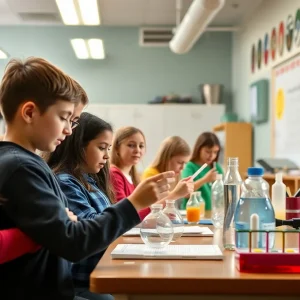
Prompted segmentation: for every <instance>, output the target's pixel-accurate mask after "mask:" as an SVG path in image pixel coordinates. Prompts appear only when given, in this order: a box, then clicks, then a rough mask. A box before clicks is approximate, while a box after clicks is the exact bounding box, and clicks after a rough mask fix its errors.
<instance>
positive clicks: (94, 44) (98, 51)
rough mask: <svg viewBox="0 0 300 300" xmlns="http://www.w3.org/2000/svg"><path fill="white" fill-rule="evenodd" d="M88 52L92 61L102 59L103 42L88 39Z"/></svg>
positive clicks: (103, 56)
mask: <svg viewBox="0 0 300 300" xmlns="http://www.w3.org/2000/svg"><path fill="white" fill-rule="evenodd" d="M88 45H89V50H90V55H91V58H94V59H104V58H105V54H104V47H103V42H102V40H100V39H90V40H88Z"/></svg>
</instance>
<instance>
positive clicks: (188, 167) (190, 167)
mask: <svg viewBox="0 0 300 300" xmlns="http://www.w3.org/2000/svg"><path fill="white" fill-rule="evenodd" d="M194 173H195V168H194V167H193V165H191V164H190V163H187V164H186V165H185V167H184V169H183V170H182V172H181V177H182V178H186V177H189V176H192V175H193V174H194Z"/></svg>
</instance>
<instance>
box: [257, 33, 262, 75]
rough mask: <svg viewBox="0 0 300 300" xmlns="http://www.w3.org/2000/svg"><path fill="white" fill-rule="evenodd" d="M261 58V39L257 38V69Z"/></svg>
mask: <svg viewBox="0 0 300 300" xmlns="http://www.w3.org/2000/svg"><path fill="white" fill-rule="evenodd" d="M261 60H262V42H261V39H259V41H258V45H257V68H258V69H260V66H261Z"/></svg>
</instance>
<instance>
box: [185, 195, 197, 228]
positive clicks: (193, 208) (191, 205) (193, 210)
mask: <svg viewBox="0 0 300 300" xmlns="http://www.w3.org/2000/svg"><path fill="white" fill-rule="evenodd" d="M198 193H199V192H193V193H192V194H191V196H190V199H189V201H188V202H187V204H186V218H187V221H188V223H189V224H194V225H195V224H198V222H199V221H200V214H201V208H200V202H199V200H198V198H199V194H198Z"/></svg>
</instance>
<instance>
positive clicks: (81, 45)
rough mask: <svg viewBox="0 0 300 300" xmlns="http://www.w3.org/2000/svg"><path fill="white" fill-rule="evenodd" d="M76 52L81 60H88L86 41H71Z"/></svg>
mask: <svg viewBox="0 0 300 300" xmlns="http://www.w3.org/2000/svg"><path fill="white" fill-rule="evenodd" d="M71 44H72V47H73V49H74V52H75V54H76V56H77V58H79V59H88V58H89V51H88V48H87V45H86V42H85V40H84V39H73V40H71Z"/></svg>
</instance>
